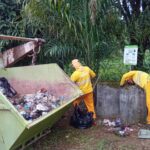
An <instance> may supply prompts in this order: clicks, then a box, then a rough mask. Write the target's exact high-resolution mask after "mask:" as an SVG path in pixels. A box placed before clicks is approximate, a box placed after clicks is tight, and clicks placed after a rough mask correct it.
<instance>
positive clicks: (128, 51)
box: [123, 45, 138, 65]
mask: <svg viewBox="0 0 150 150" xmlns="http://www.w3.org/2000/svg"><path fill="white" fill-rule="evenodd" d="M137 56H138V46H137V45H128V46H125V48H124V60H123V62H124V64H126V65H137Z"/></svg>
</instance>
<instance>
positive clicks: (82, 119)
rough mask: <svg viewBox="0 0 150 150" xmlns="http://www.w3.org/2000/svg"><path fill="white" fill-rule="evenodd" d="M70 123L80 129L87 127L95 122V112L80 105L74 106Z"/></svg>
mask: <svg viewBox="0 0 150 150" xmlns="http://www.w3.org/2000/svg"><path fill="white" fill-rule="evenodd" d="M70 124H71V125H72V126H73V127H75V128H79V129H86V128H89V127H91V126H92V124H93V112H87V111H84V110H82V109H81V108H80V107H79V106H75V107H74V112H73V115H72V116H71V119H70Z"/></svg>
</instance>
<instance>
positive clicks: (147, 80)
mask: <svg viewBox="0 0 150 150" xmlns="http://www.w3.org/2000/svg"><path fill="white" fill-rule="evenodd" d="M129 79H132V80H133V81H134V83H135V84H137V85H138V86H140V87H141V88H143V89H144V90H145V93H146V106H147V109H148V114H147V124H150V76H149V74H147V73H145V72H143V71H129V72H128V73H125V74H124V75H123V77H122V79H121V81H120V85H124V84H125V82H126V81H127V80H129Z"/></svg>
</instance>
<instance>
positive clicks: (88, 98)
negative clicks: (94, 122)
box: [73, 92, 96, 119]
mask: <svg viewBox="0 0 150 150" xmlns="http://www.w3.org/2000/svg"><path fill="white" fill-rule="evenodd" d="M82 100H84V103H85V105H86V107H87V109H88V112H93V118H94V119H96V113H95V109H94V100H93V92H91V93H88V94H85V95H83V96H81V97H79V98H78V99H76V100H75V101H74V102H73V105H74V106H76V105H79V103H80V102H81V101H82Z"/></svg>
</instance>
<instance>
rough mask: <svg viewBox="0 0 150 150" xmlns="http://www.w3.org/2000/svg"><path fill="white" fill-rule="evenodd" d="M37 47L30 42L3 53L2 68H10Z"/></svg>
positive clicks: (34, 43)
mask: <svg viewBox="0 0 150 150" xmlns="http://www.w3.org/2000/svg"><path fill="white" fill-rule="evenodd" d="M37 47H38V44H37V43H36V42H34V41H31V42H28V43H26V44H23V45H20V46H17V47H14V48H11V49H8V50H6V51H4V52H3V54H2V58H3V64H4V67H9V66H12V65H13V64H15V63H16V62H18V61H19V60H20V59H22V58H23V57H24V56H26V55H28V54H29V53H30V52H31V51H33V50H34V49H35V48H37Z"/></svg>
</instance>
